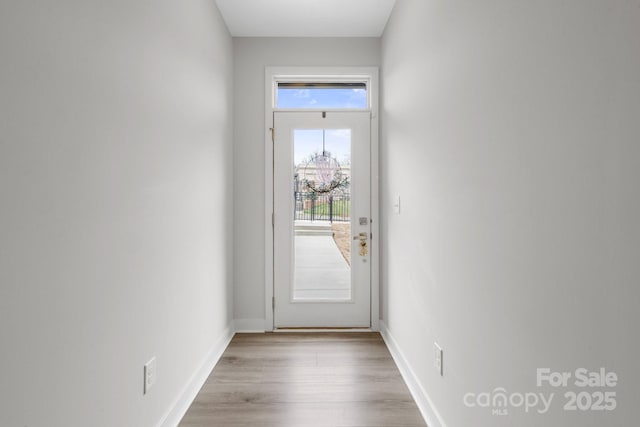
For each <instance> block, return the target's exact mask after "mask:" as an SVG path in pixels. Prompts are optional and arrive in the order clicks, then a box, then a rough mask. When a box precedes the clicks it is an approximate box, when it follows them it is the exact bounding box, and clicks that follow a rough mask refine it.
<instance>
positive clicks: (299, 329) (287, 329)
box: [272, 327, 377, 332]
mask: <svg viewBox="0 0 640 427" xmlns="http://www.w3.org/2000/svg"><path fill="white" fill-rule="evenodd" d="M272 332H377V331H374V330H373V329H371V328H366V327H365V328H335V327H331V328H317V327H312V328H310V327H301V328H274V329H273V331H272Z"/></svg>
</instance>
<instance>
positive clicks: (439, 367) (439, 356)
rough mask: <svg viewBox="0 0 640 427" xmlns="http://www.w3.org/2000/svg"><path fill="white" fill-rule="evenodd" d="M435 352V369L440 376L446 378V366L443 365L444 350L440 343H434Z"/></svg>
mask: <svg viewBox="0 0 640 427" xmlns="http://www.w3.org/2000/svg"><path fill="white" fill-rule="evenodd" d="M433 350H434V364H433V365H434V367H435V368H436V370H437V371H438V372H439V373H440V376H444V365H443V363H442V355H443V352H442V348H441V347H440V346H439V345H438V343H436V342H434V343H433Z"/></svg>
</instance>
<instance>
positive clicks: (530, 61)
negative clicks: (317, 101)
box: [381, 0, 640, 427]
mask: <svg viewBox="0 0 640 427" xmlns="http://www.w3.org/2000/svg"><path fill="white" fill-rule="evenodd" d="M639 52H640V3H639V2H638V1H635V0H633V1H631V0H611V1H599V0H589V1H584V0H565V1H551V0H545V1H530V0H504V1H499V0H491V1H483V2H469V1H460V0H446V1H444V0H442V1H441V0H433V1H423V0H398V2H397V4H396V7H395V10H394V12H393V15H392V17H391V20H390V23H389V25H388V26H387V29H386V31H385V33H384V36H383V40H382V61H383V62H382V83H383V87H384V89H383V95H382V111H383V112H382V129H383V130H382V139H381V141H382V152H381V159H382V162H383V171H382V183H383V186H382V202H381V206H382V211H383V215H384V219H383V224H382V226H383V236H382V240H383V247H382V251H383V258H382V259H383V266H382V267H383V272H382V286H383V294H384V295H383V302H384V307H383V318H384V322H385V323H386V325H387V327H388V330H389V332H390V334H391V336H393V337H394V338H395V340H396V341H397V343H398V346H399V348H400V349H401V350H402V352H403V353H404V355H405V357H406V359H407V361H408V363H409V365H410V366H411V368H412V369H413V370H414V372H415V374H416V377H417V378H418V380H419V381H420V383H421V385H422V387H424V390H425V391H426V394H427V395H428V396H429V397H430V398H431V399H432V401H433V402H434V406H435V409H436V410H437V411H438V412H439V413H440V415H441V417H442V420H443V421H444V422H445V423H446V424H448V425H450V426H514V425H517V426H541V425H545V426H563V427H566V426H581V427H584V426H604V425H607V426H625V425H634V424H636V423H637V409H636V408H637V402H638V401H640V395H639V388H638V384H639V380H640V378H639V377H640V375H639V369H638V365H637V360H638V355H639V339H638V332H637V327H638V324H639V323H640V315H639V314H638V312H639V311H638V307H637V306H638V303H639V302H640V298H639V297H640V291H639V290H638V282H639V279H640V263H639V262H638V254H639V253H640V226H639V225H638V218H640V186H639V185H638V183H639V182H640V143H639V142H638V137H639V135H640V83H639V82H640V79H639V76H640V55H638V53H639ZM397 195H400V196H401V213H400V214H399V215H396V214H394V213H393V209H392V200H393V198H394V197H395V196H397ZM434 341H437V342H439V343H440V344H441V345H442V347H443V348H444V353H445V356H444V361H445V376H444V377H443V378H440V377H439V376H438V374H437V372H436V370H435V369H434V368H433V359H434V356H433V342H434ZM538 367H541V368H544V367H548V368H552V369H554V370H567V371H570V370H575V369H576V368H580V367H585V368H588V369H592V370H595V369H598V368H600V367H605V368H607V369H608V370H613V371H615V372H616V373H617V374H618V376H619V377H620V382H619V385H618V387H617V388H616V389H615V391H617V393H618V398H617V402H618V408H617V410H615V411H614V412H609V413H605V412H586V413H579V412H563V411H562V407H563V404H564V402H566V399H565V398H564V392H566V391H569V390H573V391H580V389H579V388H577V387H571V386H570V387H569V388H567V389H562V388H561V389H556V390H555V393H556V396H555V400H554V402H553V405H552V410H551V413H550V414H547V415H536V414H533V413H529V414H525V413H524V411H523V410H522V409H510V410H509V412H510V415H509V416H504V417H500V416H492V415H491V412H490V409H485V408H466V407H465V406H464V405H463V401H462V399H463V395H464V394H465V393H467V392H476V393H479V392H484V391H486V392H492V391H493V390H494V389H495V388H496V387H504V388H506V390H507V392H508V393H509V394H511V393H514V392H521V393H525V392H536V391H537V392H541V391H542V392H545V393H548V392H551V391H554V390H550V389H538V388H537V387H536V378H535V375H536V368H538ZM570 384H571V383H570ZM590 391H594V390H590ZM632 414H635V415H633V417H632Z"/></svg>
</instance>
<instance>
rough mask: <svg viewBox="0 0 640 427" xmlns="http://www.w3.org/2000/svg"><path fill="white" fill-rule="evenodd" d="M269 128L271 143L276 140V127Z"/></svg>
mask: <svg viewBox="0 0 640 427" xmlns="http://www.w3.org/2000/svg"><path fill="white" fill-rule="evenodd" d="M269 130H270V131H271V143H272V144H273V143H275V142H276V129H275V128H269Z"/></svg>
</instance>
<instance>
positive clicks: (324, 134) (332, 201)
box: [292, 129, 352, 301]
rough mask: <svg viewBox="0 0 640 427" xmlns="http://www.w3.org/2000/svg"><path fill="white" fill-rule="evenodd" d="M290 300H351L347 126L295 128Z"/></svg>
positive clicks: (349, 149)
mask: <svg viewBox="0 0 640 427" xmlns="http://www.w3.org/2000/svg"><path fill="white" fill-rule="evenodd" d="M293 151H294V154H293V157H294V175H293V183H294V188H293V194H292V196H293V198H294V204H293V205H294V217H293V218H294V221H293V227H294V233H293V234H294V236H295V237H294V247H295V249H294V280H293V289H292V299H293V301H350V300H351V298H352V286H351V129H294V131H293Z"/></svg>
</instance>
